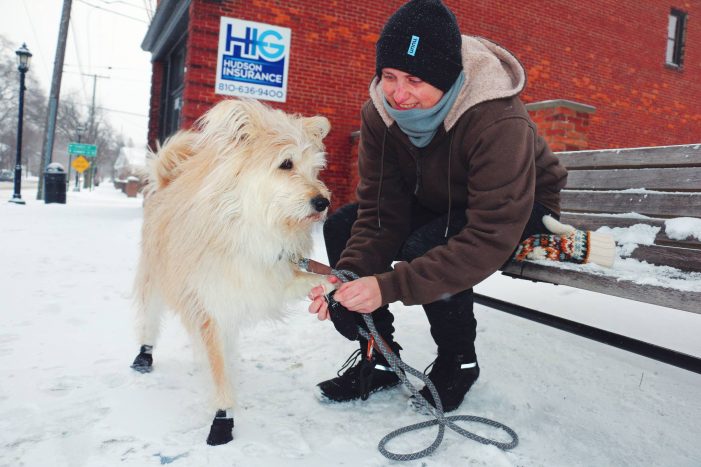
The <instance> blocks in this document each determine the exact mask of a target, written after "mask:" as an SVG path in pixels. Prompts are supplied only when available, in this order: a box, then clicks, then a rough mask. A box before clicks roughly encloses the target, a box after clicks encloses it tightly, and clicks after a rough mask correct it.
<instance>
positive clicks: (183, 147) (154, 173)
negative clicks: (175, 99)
mask: <svg viewBox="0 0 701 467" xmlns="http://www.w3.org/2000/svg"><path fill="white" fill-rule="evenodd" d="M195 137H196V134H195V133H193V132H191V131H179V132H177V133H176V134H174V135H173V136H171V137H169V138H168V139H167V140H166V142H165V143H164V144H163V146H161V147H157V148H156V152H155V153H153V152H152V153H151V155H150V159H151V162H150V164H149V177H148V178H149V187H148V188H149V189H150V191H154V190H159V189H161V188H164V187H166V186H168V184H170V182H172V181H173V180H175V179H176V178H178V176H179V175H180V174H181V173H182V163H183V162H184V161H186V160H187V159H189V158H190V157H191V156H192V155H193V154H194V150H193V148H194V144H195Z"/></svg>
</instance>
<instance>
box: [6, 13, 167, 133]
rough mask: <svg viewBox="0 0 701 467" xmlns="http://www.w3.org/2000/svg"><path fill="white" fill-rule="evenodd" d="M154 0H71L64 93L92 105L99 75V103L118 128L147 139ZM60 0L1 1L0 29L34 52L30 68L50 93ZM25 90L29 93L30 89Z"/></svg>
mask: <svg viewBox="0 0 701 467" xmlns="http://www.w3.org/2000/svg"><path fill="white" fill-rule="evenodd" d="M155 3H156V2H155V1H154V0H73V7H72V14H71V22H70V27H69V32H68V44H67V47H66V56H65V61H64V74H63V82H62V85H61V95H62V96H66V95H68V94H69V93H70V94H75V95H76V96H77V98H78V101H79V102H80V103H81V104H83V105H84V106H85V110H86V112H85V115H86V116H87V115H88V112H87V111H88V106H89V105H90V103H91V100H92V90H93V81H94V79H93V77H92V76H85V75H98V76H101V77H98V78H97V80H96V83H97V86H96V103H97V104H96V105H97V106H98V107H102V108H104V109H105V110H106V111H107V115H108V118H109V120H110V122H111V123H112V125H113V127H114V128H115V129H116V130H117V131H121V132H122V133H124V134H125V135H126V136H127V137H130V138H132V139H133V140H134V142H135V143H137V144H145V143H146V132H147V123H148V120H147V117H146V115H147V113H148V106H149V96H150V80H151V65H150V57H151V54H150V53H148V52H144V51H143V50H141V41H142V40H143V38H144V36H145V34H146V30H147V28H148V23H149V17H150V12H149V11H150V9H151V8H152V5H155ZM62 5H63V1H62V0H0V34H1V35H3V36H5V38H7V39H9V40H10V41H11V42H12V43H13V44H15V46H16V47H19V46H20V45H21V44H22V42H26V43H27V47H28V48H29V50H30V51H31V52H32V54H33V57H32V62H31V65H30V66H31V68H30V71H29V73H30V74H33V75H34V76H35V77H36V78H37V79H38V80H39V82H40V83H41V85H42V87H43V89H44V91H45V93H46V95H47V96H48V93H49V90H50V88H51V76H52V72H53V62H54V58H55V55H56V43H57V39H58V29H59V24H60V20H61V8H62ZM27 92H31V90H28V91H27Z"/></svg>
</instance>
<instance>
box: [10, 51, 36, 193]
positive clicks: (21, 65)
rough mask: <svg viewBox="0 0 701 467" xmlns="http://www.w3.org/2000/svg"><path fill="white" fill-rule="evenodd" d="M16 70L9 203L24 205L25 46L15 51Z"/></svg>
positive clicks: (26, 67) (26, 68)
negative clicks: (14, 149)
mask: <svg viewBox="0 0 701 467" xmlns="http://www.w3.org/2000/svg"><path fill="white" fill-rule="evenodd" d="M15 53H16V54H17V69H18V70H19V116H18V121H17V157H16V160H15V191H14V193H13V194H12V199H11V200H10V202H11V203H15V204H25V203H24V200H23V199H22V195H21V194H20V189H21V188H22V120H23V119H24V89H25V87H24V75H25V73H27V71H28V70H29V59H30V58H31V57H32V53H31V52H30V51H29V49H27V44H22V47H20V48H19V49H17V51H16V52H15Z"/></svg>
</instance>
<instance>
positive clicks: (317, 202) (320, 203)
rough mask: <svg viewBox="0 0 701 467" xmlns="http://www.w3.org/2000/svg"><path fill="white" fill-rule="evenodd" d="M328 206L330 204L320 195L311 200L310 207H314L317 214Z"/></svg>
mask: <svg viewBox="0 0 701 467" xmlns="http://www.w3.org/2000/svg"><path fill="white" fill-rule="evenodd" d="M329 204H331V202H330V201H329V200H328V199H326V198H324V197H323V196H321V195H319V196H315V197H314V198H312V206H314V209H316V210H317V211H319V212H321V211H323V210H324V209H326V208H328V207H329Z"/></svg>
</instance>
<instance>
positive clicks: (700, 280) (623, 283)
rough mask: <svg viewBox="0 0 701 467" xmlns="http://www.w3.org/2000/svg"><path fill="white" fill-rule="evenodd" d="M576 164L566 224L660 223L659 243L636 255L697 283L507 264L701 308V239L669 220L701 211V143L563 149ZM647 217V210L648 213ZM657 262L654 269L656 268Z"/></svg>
mask: <svg viewBox="0 0 701 467" xmlns="http://www.w3.org/2000/svg"><path fill="white" fill-rule="evenodd" d="M558 155H559V157H560V159H561V160H562V162H563V163H564V164H565V166H566V167H567V169H568V171H569V177H568V180H567V186H566V188H565V190H564V191H563V192H562V217H561V221H562V222H563V223H567V224H571V225H573V226H575V227H577V228H579V229H583V230H597V229H598V228H600V227H602V226H608V227H611V228H615V227H630V226H633V225H635V224H647V225H651V226H654V227H661V229H660V231H659V233H658V234H657V236H656V238H655V242H654V244H652V245H647V246H644V245H639V246H638V247H637V248H636V249H635V250H634V251H633V253H632V255H631V256H630V257H631V258H634V259H637V260H640V261H646V262H647V263H650V264H654V265H657V266H671V267H673V268H676V269H679V270H680V271H681V272H680V273H679V277H680V280H682V281H687V282H688V285H689V286H691V287H690V288H691V290H685V291H683V290H679V289H677V288H669V287H665V286H660V285H655V284H654V282H655V280H654V279H655V273H654V272H653V275H652V277H649V279H651V281H650V282H651V283H649V284H645V285H642V284H640V283H638V282H641V281H639V280H637V279H640V280H644V279H645V277H639V278H636V281H632V280H626V279H621V278H620V277H617V276H616V274H615V272H616V271H615V270H616V265H614V268H613V269H612V270H611V271H610V273H609V272H604V273H603V274H601V272H602V270H601V269H599V270H598V271H595V270H592V269H591V268H590V267H588V266H578V267H574V268H569V267H560V266H559V265H558V263H550V264H542V262H531V261H524V262H515V261H512V262H510V263H508V264H507V265H506V266H505V267H503V268H502V272H503V273H504V274H506V275H509V276H512V277H517V278H520V279H530V280H534V281H539V282H549V283H552V284H562V285H567V286H570V287H576V288H580V289H585V290H590V291H594V292H600V293H604V294H608V295H613V296H617V297H623V298H627V299H631V300H637V301H641V302H647V303H652V304H655V305H661V306H665V307H670V308H676V309H679V310H685V311H690V312H694V313H701V275H699V273H701V241H699V239H697V238H694V237H690V238H686V239H684V240H675V239H673V238H669V237H668V236H667V235H666V233H665V220H666V219H672V218H677V217H694V218H701V144H696V145H683V146H664V147H651V148H631V149H611V150H598V151H575V152H561V153H558ZM642 216H645V217H644V218H643V217H642ZM651 269H654V268H651Z"/></svg>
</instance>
